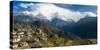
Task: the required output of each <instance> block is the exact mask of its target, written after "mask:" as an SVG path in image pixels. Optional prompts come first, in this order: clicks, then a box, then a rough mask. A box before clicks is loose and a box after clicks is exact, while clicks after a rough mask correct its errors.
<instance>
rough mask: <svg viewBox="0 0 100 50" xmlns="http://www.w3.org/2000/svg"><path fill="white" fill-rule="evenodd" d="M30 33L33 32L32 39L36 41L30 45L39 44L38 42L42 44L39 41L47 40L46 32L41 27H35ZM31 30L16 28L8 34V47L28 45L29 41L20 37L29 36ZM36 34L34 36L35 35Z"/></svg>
mask: <svg viewBox="0 0 100 50" xmlns="http://www.w3.org/2000/svg"><path fill="white" fill-rule="evenodd" d="M32 33H34V34H35V35H34V39H33V40H35V41H36V42H34V43H32V44H34V45H32V44H31V45H32V46H34V47H35V46H39V45H40V44H42V43H41V42H40V41H41V40H43V41H47V38H46V37H47V34H45V33H44V32H43V31H42V30H41V29H39V28H38V29H35V30H34V31H32ZM32 33H31V32H29V31H25V30H23V31H22V30H21V31H20V30H17V31H15V30H14V31H13V32H11V34H10V47H11V48H14V49H15V48H22V47H27V46H29V45H30V43H28V42H26V41H23V40H22V38H23V36H25V37H27V38H28V37H29V36H30V35H32ZM35 36H36V37H35Z"/></svg>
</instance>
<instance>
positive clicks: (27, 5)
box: [19, 3, 34, 8]
mask: <svg viewBox="0 0 100 50" xmlns="http://www.w3.org/2000/svg"><path fill="white" fill-rule="evenodd" d="M19 6H21V7H23V8H28V7H31V6H32V7H33V6H34V4H33V3H21V4H20V5H19Z"/></svg>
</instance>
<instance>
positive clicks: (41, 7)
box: [22, 3, 96, 22]
mask: <svg viewBox="0 0 100 50" xmlns="http://www.w3.org/2000/svg"><path fill="white" fill-rule="evenodd" d="M31 9H33V10H32V11H23V12H22V13H24V14H25V15H32V16H33V17H37V15H38V14H42V15H43V18H45V19H48V20H52V19H53V18H55V17H56V18H60V19H62V20H64V21H67V20H68V19H72V20H74V21H75V22H77V21H78V20H80V18H84V17H85V16H86V15H89V16H96V14H95V13H93V12H79V11H72V10H69V9H64V8H61V7H58V6H56V5H53V4H43V3H39V4H34V5H33V6H31ZM34 9H35V10H34Z"/></svg>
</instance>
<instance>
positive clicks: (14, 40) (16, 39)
mask: <svg viewBox="0 0 100 50" xmlns="http://www.w3.org/2000/svg"><path fill="white" fill-rule="evenodd" d="M29 34H30V33H29V32H27V31H13V32H12V33H11V36H10V44H11V46H10V47H11V48H21V47H26V46H28V43H27V42H25V41H22V40H21V36H23V35H24V36H28V35H29Z"/></svg>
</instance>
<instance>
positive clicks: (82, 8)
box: [11, 1, 97, 13]
mask: <svg viewBox="0 0 100 50" xmlns="http://www.w3.org/2000/svg"><path fill="white" fill-rule="evenodd" d="M21 3H26V4H27V3H36V4H38V2H23V1H22V2H20V1H15V2H13V11H25V10H29V11H31V9H30V8H23V7H20V6H19V5H20V4H21ZM52 4H54V5H56V6H58V7H62V8H65V9H70V10H73V11H82V12H85V11H91V12H94V13H96V11H97V6H94V5H74V4H55V3H52ZM11 7H12V6H11ZM16 7H17V8H16Z"/></svg>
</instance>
